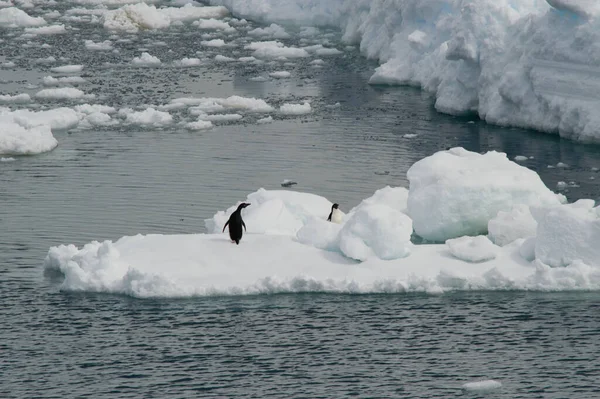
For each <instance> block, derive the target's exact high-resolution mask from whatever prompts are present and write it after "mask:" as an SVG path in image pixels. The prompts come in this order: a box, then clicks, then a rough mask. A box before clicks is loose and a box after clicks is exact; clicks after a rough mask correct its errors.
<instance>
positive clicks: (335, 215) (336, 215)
mask: <svg viewBox="0 0 600 399" xmlns="http://www.w3.org/2000/svg"><path fill="white" fill-rule="evenodd" d="M338 207H339V205H338V204H333V205H332V206H331V212H330V213H329V217H328V218H327V221H328V222H333V223H338V224H340V223H342V218H343V216H344V215H343V214H342V211H340V210H339V209H338Z"/></svg>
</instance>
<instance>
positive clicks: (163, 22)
mask: <svg viewBox="0 0 600 399" xmlns="http://www.w3.org/2000/svg"><path fill="white" fill-rule="evenodd" d="M102 21H103V25H104V28H106V29H108V30H112V31H126V32H137V31H139V30H140V29H162V28H167V27H168V26H169V25H171V18H170V17H169V16H168V15H167V14H166V13H162V12H161V11H160V10H158V9H157V8H156V7H155V6H154V5H148V4H146V3H137V4H128V5H125V6H123V7H121V8H118V9H116V10H110V11H107V12H106V13H104V14H103V16H102Z"/></svg>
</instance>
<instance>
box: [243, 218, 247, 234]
mask: <svg viewBox="0 0 600 399" xmlns="http://www.w3.org/2000/svg"><path fill="white" fill-rule="evenodd" d="M242 226H244V231H246V232H247V230H246V223H244V221H243V220H242Z"/></svg>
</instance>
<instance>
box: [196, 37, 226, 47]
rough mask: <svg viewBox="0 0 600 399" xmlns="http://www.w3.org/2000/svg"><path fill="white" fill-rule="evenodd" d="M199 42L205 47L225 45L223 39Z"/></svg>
mask: <svg viewBox="0 0 600 399" xmlns="http://www.w3.org/2000/svg"><path fill="white" fill-rule="evenodd" d="M200 44H201V45H203V46H206V47H225V46H226V45H227V44H226V43H225V40H223V39H212V40H202V41H200Z"/></svg>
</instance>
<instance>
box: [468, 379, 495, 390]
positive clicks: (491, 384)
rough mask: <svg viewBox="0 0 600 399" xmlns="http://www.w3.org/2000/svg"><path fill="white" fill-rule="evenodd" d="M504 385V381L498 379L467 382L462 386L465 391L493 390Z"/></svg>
mask: <svg viewBox="0 0 600 399" xmlns="http://www.w3.org/2000/svg"><path fill="white" fill-rule="evenodd" d="M501 387H502V383H501V382H500V381H496V380H482V381H475V382H467V383H465V384H463V386H462V388H463V389H464V390H465V391H491V390H494V389H498V388H501Z"/></svg>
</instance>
